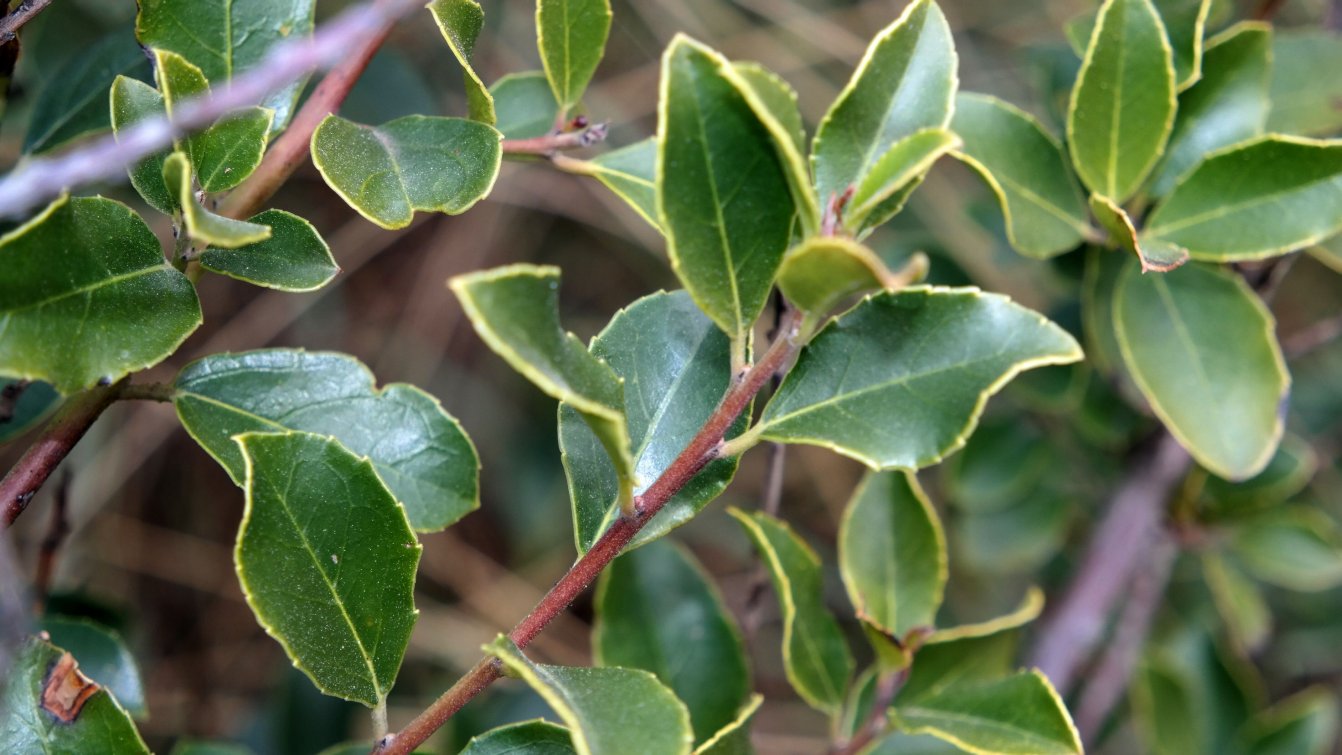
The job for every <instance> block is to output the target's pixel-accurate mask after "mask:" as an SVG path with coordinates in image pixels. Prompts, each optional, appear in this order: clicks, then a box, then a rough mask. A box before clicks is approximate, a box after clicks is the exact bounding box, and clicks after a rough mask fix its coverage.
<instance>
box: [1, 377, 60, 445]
mask: <svg viewBox="0 0 1342 755" xmlns="http://www.w3.org/2000/svg"><path fill="white" fill-rule="evenodd" d="M19 382H24V387H23V388H22V389H21V392H20V393H19V397H18V399H17V400H16V401H14V403H13V404H11V407H12V409H11V412H10V415H9V417H8V418H6V419H3V420H0V443H6V442H8V441H10V440H13V439H14V438H17V437H18V436H20V435H22V434H23V433H25V432H27V431H28V429H29V428H31V427H33V426H34V425H36V424H37V423H38V422H41V421H42V420H44V419H46V417H47V415H48V414H50V413H51V411H52V410H53V409H55V408H56V404H57V403H59V401H60V397H61V395H60V394H59V393H57V392H56V389H55V388H52V387H51V385H50V384H48V383H43V382H40V381H38V382H27V381H19V380H16V379H14V378H5V377H0V390H3V391H4V395H5V396H6V397H8V395H9V394H10V392H11V391H13V390H16V389H18V386H17V384H18V383H19Z"/></svg>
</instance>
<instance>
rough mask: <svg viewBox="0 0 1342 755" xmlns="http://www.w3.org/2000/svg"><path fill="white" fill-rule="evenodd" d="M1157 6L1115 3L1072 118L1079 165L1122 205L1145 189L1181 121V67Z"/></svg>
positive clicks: (1076, 92) (1091, 51)
mask: <svg viewBox="0 0 1342 755" xmlns="http://www.w3.org/2000/svg"><path fill="white" fill-rule="evenodd" d="M1170 55H1171V52H1170V43H1169V41H1168V40H1167V39H1166V38H1165V27H1164V24H1162V23H1161V19H1160V15H1159V14H1158V13H1157V12H1156V9H1155V7H1154V6H1153V5H1152V4H1151V0H1107V1H1106V2H1105V4H1104V6H1103V7H1102V8H1100V17H1099V21H1098V22H1097V23H1096V24H1095V30H1094V32H1093V33H1092V34H1091V37H1090V46H1089V47H1088V48H1087V50H1086V57H1085V60H1083V61H1082V63H1081V72H1080V73H1079V74H1078V75H1077V79H1076V86H1075V88H1074V89H1073V90H1072V103H1071V107H1070V109H1069V110H1068V113H1067V141H1068V142H1069V144H1070V145H1071V150H1072V162H1073V163H1074V164H1075V165H1076V171H1077V173H1078V174H1080V176H1081V180H1082V181H1084V182H1085V184H1086V186H1088V187H1090V189H1091V191H1094V192H1095V193H1097V194H1103V195H1104V196H1106V197H1108V198H1109V199H1111V200H1113V201H1114V203H1115V204H1122V203H1123V202H1126V201H1127V200H1128V198H1129V197H1131V196H1132V195H1133V193H1134V192H1136V191H1137V188H1138V187H1139V186H1140V185H1141V183H1142V179H1144V178H1145V177H1146V175H1147V173H1149V172H1150V171H1151V169H1152V168H1153V167H1154V166H1155V164H1156V160H1158V159H1159V158H1160V154H1161V151H1162V150H1163V149H1164V147H1165V139H1166V137H1168V136H1169V133H1170V127H1171V125H1172V124H1173V122H1174V111H1175V107H1176V101H1175V96H1174V66H1173V65H1172V63H1171V62H1170Z"/></svg>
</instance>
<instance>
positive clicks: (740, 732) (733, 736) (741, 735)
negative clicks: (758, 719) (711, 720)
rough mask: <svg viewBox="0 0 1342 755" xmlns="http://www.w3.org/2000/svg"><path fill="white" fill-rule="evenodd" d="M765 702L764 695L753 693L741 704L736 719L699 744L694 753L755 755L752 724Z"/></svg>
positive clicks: (704, 754) (701, 754)
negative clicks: (751, 735) (751, 734)
mask: <svg viewBox="0 0 1342 755" xmlns="http://www.w3.org/2000/svg"><path fill="white" fill-rule="evenodd" d="M763 702H764V695H759V694H756V695H751V696H750V699H749V700H747V701H746V704H745V705H743V706H741V710H740V712H738V713H737V716H736V719H735V720H733V721H732V722H731V723H729V724H727V725H726V726H724V727H722V728H721V729H719V730H718V732H717V733H716V734H714V735H713V738H712V739H710V740H708V741H707V742H704V743H703V744H701V745H699V746H698V747H696V748H695V750H694V755H755V748H754V746H752V745H751V742H750V724H751V722H752V721H753V720H754V718H755V713H756V712H757V711H758V710H759V709H760V704H762V703H763Z"/></svg>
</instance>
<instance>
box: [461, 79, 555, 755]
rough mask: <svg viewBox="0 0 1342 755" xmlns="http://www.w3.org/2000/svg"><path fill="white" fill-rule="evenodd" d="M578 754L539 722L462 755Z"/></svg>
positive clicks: (490, 737) (479, 739)
mask: <svg viewBox="0 0 1342 755" xmlns="http://www.w3.org/2000/svg"><path fill="white" fill-rule="evenodd" d="M546 91H547V92H548V91H549V89H548V88H547V89H546ZM575 752H577V751H576V750H574V749H573V739H572V737H570V736H569V733H568V729H565V728H564V727H562V726H557V725H555V724H552V723H550V722H549V721H542V720H541V719H539V718H538V719H536V720H535V721H523V722H521V723H516V724H508V725H507V726H500V727H498V728H497V729H490V730H489V731H487V732H485V733H484V734H480V735H478V736H476V737H474V738H472V739H471V741H470V742H468V743H467V744H466V747H465V749H463V750H462V751H461V752H460V753H459V755H572V753H575Z"/></svg>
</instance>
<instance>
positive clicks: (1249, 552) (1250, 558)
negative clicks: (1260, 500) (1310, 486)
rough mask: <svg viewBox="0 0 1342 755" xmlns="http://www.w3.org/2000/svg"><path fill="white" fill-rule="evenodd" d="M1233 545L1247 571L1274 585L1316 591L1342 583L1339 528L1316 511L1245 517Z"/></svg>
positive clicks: (1283, 510) (1301, 509) (1291, 509)
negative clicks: (1249, 518)
mask: <svg viewBox="0 0 1342 755" xmlns="http://www.w3.org/2000/svg"><path fill="white" fill-rule="evenodd" d="M1231 549H1232V551H1233V553H1234V554H1235V556H1236V558H1237V559H1238V560H1239V562H1240V563H1242V564H1243V565H1244V568H1245V570H1247V571H1248V572H1249V573H1250V574H1252V575H1253V576H1254V577H1257V578H1258V579H1261V580H1263V581H1264V582H1268V583H1271V584H1274V585H1277V586H1278V587H1284V588H1286V589H1288V590H1299V591H1302V592H1318V591H1321V590H1328V589H1331V588H1333V587H1336V586H1338V585H1339V584H1342V530H1340V529H1339V527H1338V525H1337V522H1335V521H1333V520H1332V519H1331V518H1330V517H1329V516H1328V515H1327V514H1325V513H1323V512H1322V511H1319V510H1317V509H1311V508H1306V507H1304V506H1291V507H1286V508H1279V509H1275V510H1273V511H1271V512H1268V513H1266V514H1264V515H1263V516H1260V517H1257V518H1255V519H1253V520H1249V521H1246V522H1244V523H1243V524H1242V525H1241V526H1239V527H1237V528H1236V530H1235V535H1234V539H1233V540H1232V541H1231Z"/></svg>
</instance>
